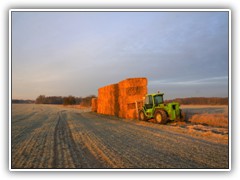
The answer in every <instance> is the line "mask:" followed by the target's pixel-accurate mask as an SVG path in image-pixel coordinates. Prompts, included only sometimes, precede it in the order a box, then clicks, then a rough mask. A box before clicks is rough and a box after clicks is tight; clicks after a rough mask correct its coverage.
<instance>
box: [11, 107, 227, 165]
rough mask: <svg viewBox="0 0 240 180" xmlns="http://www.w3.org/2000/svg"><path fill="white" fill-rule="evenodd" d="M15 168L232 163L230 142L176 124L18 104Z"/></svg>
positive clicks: (15, 112) (14, 130) (14, 127)
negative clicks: (186, 130) (179, 128)
mask: <svg viewBox="0 0 240 180" xmlns="http://www.w3.org/2000/svg"><path fill="white" fill-rule="evenodd" d="M11 143H12V161H11V162H12V168H194V169H195V168H228V145H227V144H224V143H215V142H213V141H209V140H205V139H202V138H200V137H199V138H198V137H196V136H192V135H190V134H185V133H181V132H180V131H176V127H173V126H169V125H158V124H152V123H147V122H139V121H136V120H131V121H130V120H122V119H118V118H116V117H108V116H103V115H98V114H96V113H91V112H83V111H82V110H77V109H67V108H60V107H57V106H47V105H13V109H12V142H11Z"/></svg>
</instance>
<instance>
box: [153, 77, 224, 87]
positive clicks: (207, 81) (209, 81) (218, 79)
mask: <svg viewBox="0 0 240 180" xmlns="http://www.w3.org/2000/svg"><path fill="white" fill-rule="evenodd" d="M227 80H228V77H227V76H220V77H210V78H203V79H194V80H190V81H176V80H152V81H149V84H150V85H158V84H159V85H164V84H167V85H206V84H219V83H224V84H227Z"/></svg>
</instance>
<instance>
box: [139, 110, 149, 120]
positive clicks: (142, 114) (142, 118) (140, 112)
mask: <svg viewBox="0 0 240 180" xmlns="http://www.w3.org/2000/svg"><path fill="white" fill-rule="evenodd" d="M138 119H139V120H140V121H146V120H147V117H146V116H145V114H144V112H143V110H140V111H139V114H138Z"/></svg>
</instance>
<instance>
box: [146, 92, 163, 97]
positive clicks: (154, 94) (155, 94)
mask: <svg viewBox="0 0 240 180" xmlns="http://www.w3.org/2000/svg"><path fill="white" fill-rule="evenodd" d="M147 95H152V96H157V95H160V96H162V95H164V93H153V94H147Z"/></svg>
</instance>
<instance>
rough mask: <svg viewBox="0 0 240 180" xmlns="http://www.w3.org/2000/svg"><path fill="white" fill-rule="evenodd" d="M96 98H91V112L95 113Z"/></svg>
mask: <svg viewBox="0 0 240 180" xmlns="http://www.w3.org/2000/svg"><path fill="white" fill-rule="evenodd" d="M97 104H98V103H97V98H92V111H93V112H97Z"/></svg>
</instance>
